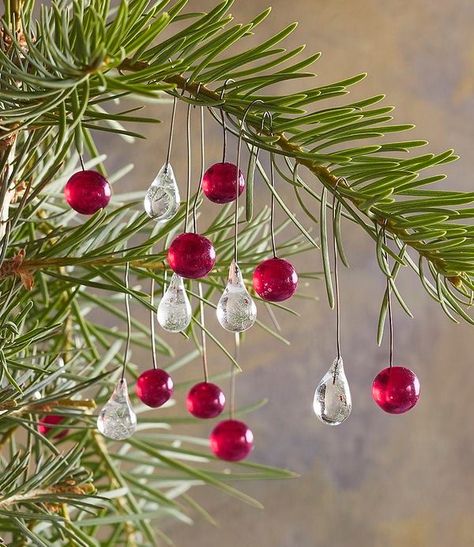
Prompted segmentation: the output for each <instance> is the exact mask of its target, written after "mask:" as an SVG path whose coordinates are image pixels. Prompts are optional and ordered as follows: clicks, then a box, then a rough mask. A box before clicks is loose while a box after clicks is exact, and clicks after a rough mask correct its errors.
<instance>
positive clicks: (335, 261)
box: [332, 182, 341, 360]
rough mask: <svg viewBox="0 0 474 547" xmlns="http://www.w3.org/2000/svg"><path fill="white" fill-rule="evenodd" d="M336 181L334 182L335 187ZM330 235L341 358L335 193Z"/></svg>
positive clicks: (337, 335) (339, 353) (338, 356)
mask: <svg viewBox="0 0 474 547" xmlns="http://www.w3.org/2000/svg"><path fill="white" fill-rule="evenodd" d="M337 184H338V182H336V186H335V189H336V188H337ZM332 237H333V245H334V292H335V297H336V347H337V358H338V360H339V359H340V358H341V300H340V296H339V265H338V263H339V261H338V252H337V241H336V193H334V195H333V198H332Z"/></svg>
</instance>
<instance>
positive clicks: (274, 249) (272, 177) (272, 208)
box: [260, 110, 277, 258]
mask: <svg viewBox="0 0 474 547" xmlns="http://www.w3.org/2000/svg"><path fill="white" fill-rule="evenodd" d="M265 118H268V119H269V122H270V128H269V132H270V135H273V115H272V113H271V112H270V111H268V110H267V111H266V112H264V113H263V116H262V125H261V127H260V133H262V132H263V129H264V128H265ZM274 161H275V156H274V154H273V152H270V186H271V188H272V191H271V196H270V238H271V243H272V253H273V258H276V257H277V247H276V242H275V169H274Z"/></svg>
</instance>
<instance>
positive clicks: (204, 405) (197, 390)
mask: <svg viewBox="0 0 474 547" xmlns="http://www.w3.org/2000/svg"><path fill="white" fill-rule="evenodd" d="M224 405H225V396H224V393H223V392H222V390H221V388H220V387H219V386H216V384H212V383H211V382H200V383H199V384H196V385H195V386H193V387H192V388H191V389H190V391H189V393H188V396H187V397H186V408H187V409H188V412H189V413H190V414H192V415H193V416H196V418H203V419H207V418H215V417H216V416H219V414H220V413H221V412H222V411H223V410H224Z"/></svg>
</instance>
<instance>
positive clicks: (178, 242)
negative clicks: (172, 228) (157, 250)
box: [168, 233, 216, 279]
mask: <svg viewBox="0 0 474 547" xmlns="http://www.w3.org/2000/svg"><path fill="white" fill-rule="evenodd" d="M215 263H216V251H215V250H214V247H213V246H212V243H211V242H210V241H209V240H208V239H207V237H204V236H201V235H199V234H193V233H185V234H181V235H179V236H177V237H175V239H174V240H173V242H172V243H171V245H170V247H169V249H168V264H169V265H170V267H171V269H172V270H173V271H174V272H175V273H177V274H178V275H180V276H181V277H187V278H189V279H197V278H199V277H205V276H206V275H207V274H208V273H209V272H210V271H211V270H212V268H213V267H214V264H215Z"/></svg>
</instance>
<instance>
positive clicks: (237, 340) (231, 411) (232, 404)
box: [229, 332, 240, 420]
mask: <svg viewBox="0 0 474 547" xmlns="http://www.w3.org/2000/svg"><path fill="white" fill-rule="evenodd" d="M234 340H235V347H234V359H235V360H236V361H237V362H238V361H239V356H240V332H236V333H235V338H234ZM230 367H231V368H230V401H229V416H230V419H231V420H233V419H234V417H235V365H234V363H231V364H230Z"/></svg>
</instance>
